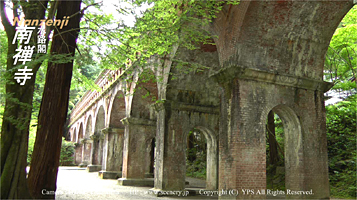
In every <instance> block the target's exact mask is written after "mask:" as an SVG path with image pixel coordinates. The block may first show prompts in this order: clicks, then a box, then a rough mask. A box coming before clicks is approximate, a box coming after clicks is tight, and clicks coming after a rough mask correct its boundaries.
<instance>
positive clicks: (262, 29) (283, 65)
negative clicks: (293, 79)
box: [213, 1, 352, 80]
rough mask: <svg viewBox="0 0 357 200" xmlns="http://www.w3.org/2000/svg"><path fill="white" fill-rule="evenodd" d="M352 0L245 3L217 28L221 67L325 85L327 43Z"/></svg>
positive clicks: (223, 15)
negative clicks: (236, 68)
mask: <svg viewBox="0 0 357 200" xmlns="http://www.w3.org/2000/svg"><path fill="white" fill-rule="evenodd" d="M351 7H352V1H244V2H241V3H240V4H239V5H238V6H232V5H227V6H226V8H225V10H224V11H223V12H221V13H220V14H219V15H218V17H217V19H216V21H215V23H214V24H213V27H214V32H215V33H216V34H217V35H218V36H219V38H218V40H217V49H218V52H219V56H220V63H221V66H222V67H227V66H230V65H234V66H239V67H243V68H252V69H260V70H266V71H272V72H275V73H284V74H290V75H296V76H300V77H308V78H313V79H319V80H322V75H323V62H324V59H325V52H326V50H327V48H328V44H329V42H330V39H331V37H332V34H333V32H334V31H335V29H336V27H337V25H338V24H339V22H340V21H341V19H342V17H343V16H344V15H345V14H346V13H347V12H348V10H349V9H350V8H351Z"/></svg>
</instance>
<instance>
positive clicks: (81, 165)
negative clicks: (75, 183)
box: [78, 163, 88, 168]
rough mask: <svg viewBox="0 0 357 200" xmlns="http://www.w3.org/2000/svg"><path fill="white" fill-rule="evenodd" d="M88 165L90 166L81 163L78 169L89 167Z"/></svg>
mask: <svg viewBox="0 0 357 200" xmlns="http://www.w3.org/2000/svg"><path fill="white" fill-rule="evenodd" d="M87 165H88V164H86V163H81V164H79V165H78V167H80V168H85V167H87Z"/></svg>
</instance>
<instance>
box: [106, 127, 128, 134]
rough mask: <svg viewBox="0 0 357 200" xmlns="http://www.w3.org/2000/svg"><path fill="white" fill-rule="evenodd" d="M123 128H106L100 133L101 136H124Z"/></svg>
mask: <svg viewBox="0 0 357 200" xmlns="http://www.w3.org/2000/svg"><path fill="white" fill-rule="evenodd" d="M124 130H125V129H124V128H114V127H108V128H103V129H102V133H103V134H108V133H110V134H124Z"/></svg>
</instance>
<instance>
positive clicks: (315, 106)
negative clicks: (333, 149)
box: [300, 90, 330, 199]
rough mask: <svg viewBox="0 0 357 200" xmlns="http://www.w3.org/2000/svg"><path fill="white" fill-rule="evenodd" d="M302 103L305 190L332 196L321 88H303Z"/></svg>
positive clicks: (319, 196)
mask: <svg viewBox="0 0 357 200" xmlns="http://www.w3.org/2000/svg"><path fill="white" fill-rule="evenodd" d="M300 93H301V95H304V98H302V100H301V101H302V102H301V103H300V105H301V106H302V107H304V108H305V109H304V112H302V114H301V116H300V121H301V128H302V132H303V148H302V149H303V155H304V163H305V165H304V169H303V174H304V183H303V186H304V187H303V190H306V191H309V190H312V193H313V195H306V196H305V198H309V199H329V197H330V186H329V180H328V157H327V138H326V115H325V105H324V95H323V92H321V91H304V90H302V91H301V92H300Z"/></svg>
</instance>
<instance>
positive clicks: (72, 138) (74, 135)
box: [70, 127, 77, 142]
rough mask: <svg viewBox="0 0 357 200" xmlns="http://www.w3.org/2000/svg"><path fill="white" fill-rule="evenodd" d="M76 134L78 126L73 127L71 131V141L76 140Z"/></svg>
mask: <svg viewBox="0 0 357 200" xmlns="http://www.w3.org/2000/svg"><path fill="white" fill-rule="evenodd" d="M76 135H77V127H75V128H74V129H73V131H72V132H71V133H70V141H71V142H75V139H76Z"/></svg>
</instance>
